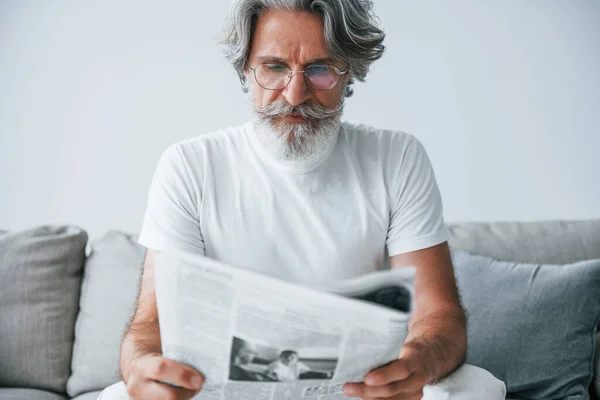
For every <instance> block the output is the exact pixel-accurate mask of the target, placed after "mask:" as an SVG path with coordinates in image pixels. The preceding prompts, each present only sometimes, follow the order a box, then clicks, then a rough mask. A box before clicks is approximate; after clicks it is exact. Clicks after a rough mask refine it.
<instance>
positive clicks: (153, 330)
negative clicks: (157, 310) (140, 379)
mask: <svg viewBox="0 0 600 400" xmlns="http://www.w3.org/2000/svg"><path fill="white" fill-rule="evenodd" d="M151 353H155V354H161V353H162V347H161V344H160V329H159V326H158V321H155V322H137V323H136V322H134V323H132V324H131V325H130V326H129V329H128V330H127V333H126V334H125V336H124V337H123V342H122V343H121V358H120V362H119V366H120V373H121V378H122V379H123V380H124V381H125V382H127V378H128V375H129V366H130V365H131V362H132V361H133V360H135V359H136V358H137V357H139V356H142V355H146V354H151Z"/></svg>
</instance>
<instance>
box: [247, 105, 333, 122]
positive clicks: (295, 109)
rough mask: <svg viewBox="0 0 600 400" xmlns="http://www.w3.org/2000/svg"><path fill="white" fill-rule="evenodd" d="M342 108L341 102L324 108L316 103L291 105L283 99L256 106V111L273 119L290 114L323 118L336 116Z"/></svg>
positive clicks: (314, 118) (264, 116)
mask: <svg viewBox="0 0 600 400" xmlns="http://www.w3.org/2000/svg"><path fill="white" fill-rule="evenodd" d="M341 109H342V104H338V105H337V106H336V107H335V108H326V107H323V106H322V105H319V104H316V103H306V104H304V103H303V104H299V105H297V106H292V105H291V104H290V103H288V102H285V101H276V102H273V103H270V104H267V105H266V106H262V107H260V106H259V107H256V112H257V113H258V115H259V117H261V118H265V119H274V118H277V117H287V116H290V115H292V114H297V115H299V116H301V117H303V118H306V119H312V120H324V119H329V118H332V117H335V116H337V115H338V114H339V113H340V111H341Z"/></svg>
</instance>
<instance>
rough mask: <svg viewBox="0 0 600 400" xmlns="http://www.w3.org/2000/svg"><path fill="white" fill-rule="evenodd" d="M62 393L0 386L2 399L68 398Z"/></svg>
mask: <svg viewBox="0 0 600 400" xmlns="http://www.w3.org/2000/svg"><path fill="white" fill-rule="evenodd" d="M67 399H68V397H65V396H62V395H60V394H56V393H52V392H46V391H44V390H36V389H13V388H0V400H67Z"/></svg>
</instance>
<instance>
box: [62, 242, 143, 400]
mask: <svg viewBox="0 0 600 400" xmlns="http://www.w3.org/2000/svg"><path fill="white" fill-rule="evenodd" d="M145 254H146V249H145V248H144V247H142V246H140V245H139V244H137V243H136V237H135V236H129V235H126V234H124V233H120V232H116V231H111V232H108V233H107V234H106V235H105V236H103V237H102V238H100V239H99V240H97V241H94V242H92V243H91V245H90V254H89V257H88V259H87V261H86V264H85V271H84V276H83V284H82V290H81V300H80V311H79V315H78V316H77V324H76V327H75V346H74V348H73V363H72V369H73V372H72V375H71V377H70V378H69V381H68V383H67V393H68V394H69V395H70V396H71V397H75V396H77V395H79V394H81V393H85V392H90V391H94V390H101V389H104V388H105V387H107V386H110V385H112V384H113V383H116V382H118V380H119V364H118V362H119V348H120V344H121V338H122V337H123V333H124V331H125V328H126V325H127V323H128V321H129V319H130V317H131V315H132V313H133V310H134V307H135V300H136V297H137V288H138V283H139V277H140V272H141V269H142V266H143V263H144V256H145Z"/></svg>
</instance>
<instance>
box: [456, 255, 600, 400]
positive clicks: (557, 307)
mask: <svg viewBox="0 0 600 400" xmlns="http://www.w3.org/2000/svg"><path fill="white" fill-rule="evenodd" d="M453 262H454V267H455V271H456V277H457V283H458V286H459V288H460V290H461V294H462V298H463V302H464V306H465V309H466V311H467V314H468V315H469V324H468V343H469V349H468V355H467V362H468V363H469V364H473V365H477V366H480V367H482V368H485V369H486V370H488V371H490V372H491V373H492V374H493V375H494V376H496V377H497V378H498V379H501V380H503V381H504V382H505V383H506V388H507V391H508V393H509V394H510V395H513V396H515V397H519V398H525V399H566V398H568V399H572V400H579V399H581V400H584V399H587V398H588V388H589V385H590V383H591V380H592V365H593V358H594V333H595V328H596V325H597V323H598V320H599V318H600V260H592V261H582V262H579V263H576V264H570V265H564V266H556V265H537V264H517V263H511V262H504V261H495V260H493V259H491V258H489V257H483V256H477V255H470V254H467V253H464V252H461V251H454V252H453Z"/></svg>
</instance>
